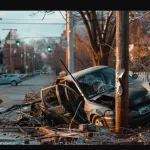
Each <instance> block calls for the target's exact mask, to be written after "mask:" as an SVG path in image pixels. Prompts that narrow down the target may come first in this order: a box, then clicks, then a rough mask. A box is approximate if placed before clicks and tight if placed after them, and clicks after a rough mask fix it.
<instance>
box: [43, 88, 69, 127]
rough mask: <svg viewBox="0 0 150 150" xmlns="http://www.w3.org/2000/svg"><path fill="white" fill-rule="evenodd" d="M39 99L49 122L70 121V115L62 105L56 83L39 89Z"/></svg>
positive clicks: (60, 122)
mask: <svg viewBox="0 0 150 150" xmlns="http://www.w3.org/2000/svg"><path fill="white" fill-rule="evenodd" d="M41 99H42V102H43V105H44V107H45V113H46V118H47V120H48V122H49V123H50V124H51V123H52V124H53V125H54V124H55V125H57V124H62V123H63V124H64V123H66V122H67V123H70V117H69V116H67V115H69V114H67V113H68V112H67V111H66V109H65V108H64V106H63V105H62V102H61V99H60V96H59V91H58V86H57V85H55V86H50V87H47V88H43V89H41Z"/></svg>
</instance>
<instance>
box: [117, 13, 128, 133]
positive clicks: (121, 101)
mask: <svg viewBox="0 0 150 150" xmlns="http://www.w3.org/2000/svg"><path fill="white" fill-rule="evenodd" d="M128 73H129V12H128V11H116V92H115V99H116V102H115V107H116V108H115V112H116V113H115V115H116V116H115V118H116V119H115V120H116V121H115V131H116V133H120V132H121V131H122V128H127V127H128V107H129V102H128Z"/></svg>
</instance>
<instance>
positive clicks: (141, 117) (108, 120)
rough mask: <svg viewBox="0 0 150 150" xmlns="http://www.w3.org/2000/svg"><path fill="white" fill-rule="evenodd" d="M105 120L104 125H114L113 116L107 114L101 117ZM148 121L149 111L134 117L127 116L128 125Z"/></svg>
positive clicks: (110, 126)
mask: <svg viewBox="0 0 150 150" xmlns="http://www.w3.org/2000/svg"><path fill="white" fill-rule="evenodd" d="M103 119H104V120H105V123H106V125H107V126H108V127H109V128H114V127H115V117H114V116H107V117H104V118H103ZM149 121H150V112H149V113H147V114H144V115H137V116H134V117H129V126H135V125H136V126H138V125H143V124H144V123H148V122H149Z"/></svg>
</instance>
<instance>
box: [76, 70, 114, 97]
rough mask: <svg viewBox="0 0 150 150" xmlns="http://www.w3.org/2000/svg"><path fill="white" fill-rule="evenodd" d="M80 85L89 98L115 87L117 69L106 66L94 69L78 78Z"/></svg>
mask: <svg viewBox="0 0 150 150" xmlns="http://www.w3.org/2000/svg"><path fill="white" fill-rule="evenodd" d="M78 83H79V86H80V88H81V90H82V91H83V93H84V94H85V96H86V97H87V98H92V97H94V96H96V95H98V94H103V93H104V92H106V91H109V90H111V89H114V88H115V70H114V69H113V68H104V69H99V70H96V71H93V72H92V73H90V74H87V75H85V76H83V77H81V78H79V80H78Z"/></svg>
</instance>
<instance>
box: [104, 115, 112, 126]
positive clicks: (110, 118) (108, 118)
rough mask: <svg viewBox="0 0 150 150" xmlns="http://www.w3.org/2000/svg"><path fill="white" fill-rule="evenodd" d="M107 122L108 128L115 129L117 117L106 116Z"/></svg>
mask: <svg viewBox="0 0 150 150" xmlns="http://www.w3.org/2000/svg"><path fill="white" fill-rule="evenodd" d="M103 119H104V120H105V124H106V125H107V126H108V128H114V127H115V117H114V116H107V117H106V116H105V117H104V118H103Z"/></svg>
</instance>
